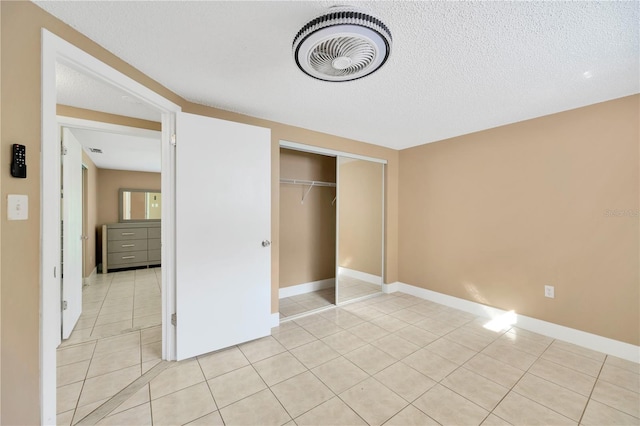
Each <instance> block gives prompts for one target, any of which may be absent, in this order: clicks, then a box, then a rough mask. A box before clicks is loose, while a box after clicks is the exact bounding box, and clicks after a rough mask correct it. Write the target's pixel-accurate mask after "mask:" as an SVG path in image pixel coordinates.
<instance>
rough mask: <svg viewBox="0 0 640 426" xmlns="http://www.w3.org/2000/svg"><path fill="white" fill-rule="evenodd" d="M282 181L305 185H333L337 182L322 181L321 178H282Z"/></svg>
mask: <svg viewBox="0 0 640 426" xmlns="http://www.w3.org/2000/svg"><path fill="white" fill-rule="evenodd" d="M280 183H288V184H291V185H304V186H333V187H335V186H336V184H335V182H322V181H319V180H302V179H280Z"/></svg>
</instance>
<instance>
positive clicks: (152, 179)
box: [97, 169, 161, 227]
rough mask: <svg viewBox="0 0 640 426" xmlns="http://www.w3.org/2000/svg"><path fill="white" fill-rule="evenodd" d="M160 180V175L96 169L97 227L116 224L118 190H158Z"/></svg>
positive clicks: (142, 202)
mask: <svg viewBox="0 0 640 426" xmlns="http://www.w3.org/2000/svg"><path fill="white" fill-rule="evenodd" d="M160 179H161V174H160V173H149V172H132V171H128V170H110V169H98V192H97V193H98V227H101V226H102V225H104V224H105V223H116V222H118V206H119V203H118V190H120V188H129V189H153V190H159V189H160ZM140 204H141V205H144V201H142V200H141V202H140Z"/></svg>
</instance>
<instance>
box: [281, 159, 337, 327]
mask: <svg viewBox="0 0 640 426" xmlns="http://www.w3.org/2000/svg"><path fill="white" fill-rule="evenodd" d="M336 195H337V194H336V158H335V157H330V156H326V155H320V154H314V153H309V152H302V151H296V150H292V149H287V148H280V268H279V270H280V289H279V299H280V304H279V306H280V308H279V312H280V320H283V319H289V318H292V317H295V316H297V315H300V314H304V313H308V312H312V311H316V310H318V309H323V308H326V307H329V306H333V305H335V303H336V289H335V287H336V283H335V278H336Z"/></svg>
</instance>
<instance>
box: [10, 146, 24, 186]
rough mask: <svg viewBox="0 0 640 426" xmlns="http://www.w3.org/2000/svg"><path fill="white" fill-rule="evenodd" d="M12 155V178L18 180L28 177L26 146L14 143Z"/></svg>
mask: <svg viewBox="0 0 640 426" xmlns="http://www.w3.org/2000/svg"><path fill="white" fill-rule="evenodd" d="M12 150H13V152H12V155H11V176H13V177H16V178H23V179H24V178H26V177H27V149H26V147H25V146H24V145H20V144H17V143H14V144H13V145H12Z"/></svg>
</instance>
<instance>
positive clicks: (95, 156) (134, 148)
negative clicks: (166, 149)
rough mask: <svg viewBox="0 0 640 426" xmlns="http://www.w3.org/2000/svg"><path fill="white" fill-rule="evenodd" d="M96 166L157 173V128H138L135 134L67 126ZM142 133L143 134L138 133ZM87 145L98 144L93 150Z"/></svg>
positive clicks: (158, 142) (158, 133)
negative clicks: (94, 150)
mask: <svg viewBox="0 0 640 426" xmlns="http://www.w3.org/2000/svg"><path fill="white" fill-rule="evenodd" d="M70 130H71V133H73V135H74V136H75V137H76V139H78V142H80V145H82V147H83V149H84V151H85V152H86V153H87V155H88V156H89V158H91V161H93V163H94V164H95V165H96V167H98V168H99V169H116V170H134V171H140V172H156V173H160V169H161V161H160V158H161V149H160V132H157V131H153V130H147V131H144V132H142V131H137V132H136V133H137V134H136V135H130V134H122V133H111V132H103V131H96V130H88V129H73V128H72V129H70ZM143 133H144V134H145V135H144V136H142V135H141V134H143ZM89 148H98V149H100V150H102V153H94V152H91V151H90V150H89Z"/></svg>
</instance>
